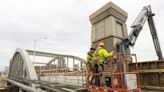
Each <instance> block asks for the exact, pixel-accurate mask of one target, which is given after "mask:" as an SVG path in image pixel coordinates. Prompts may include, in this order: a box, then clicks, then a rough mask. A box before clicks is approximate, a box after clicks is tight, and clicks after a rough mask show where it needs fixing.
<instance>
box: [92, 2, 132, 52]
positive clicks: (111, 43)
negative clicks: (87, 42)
mask: <svg viewBox="0 0 164 92" xmlns="http://www.w3.org/2000/svg"><path fill="white" fill-rule="evenodd" d="M127 16H128V14H127V12H125V11H124V10H123V9H121V8H120V7H118V6H117V5H115V4H114V3H112V2H109V3H107V4H106V5H104V6H103V7H102V8H100V9H99V10H97V11H96V12H94V13H93V14H91V15H90V16H89V18H90V22H91V24H92V31H91V42H92V45H93V46H94V47H97V46H98V43H99V42H104V43H105V48H106V49H107V50H108V51H113V50H114V51H116V47H115V46H116V43H117V42H120V41H121V39H123V38H125V37H127V27H126V24H125V22H126V19H127ZM126 53H130V51H129V49H128V50H126Z"/></svg>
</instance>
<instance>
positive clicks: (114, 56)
mask: <svg viewBox="0 0 164 92" xmlns="http://www.w3.org/2000/svg"><path fill="white" fill-rule="evenodd" d="M112 53H113V59H117V53H116V52H114V51H112Z"/></svg>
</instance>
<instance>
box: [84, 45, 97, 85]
mask: <svg viewBox="0 0 164 92" xmlns="http://www.w3.org/2000/svg"><path fill="white" fill-rule="evenodd" d="M94 51H95V48H93V47H91V48H90V51H89V52H88V53H87V62H86V66H87V75H86V84H87V85H88V84H92V82H93V76H92V74H93V69H92V57H93V53H94ZM90 79H91V80H90Z"/></svg>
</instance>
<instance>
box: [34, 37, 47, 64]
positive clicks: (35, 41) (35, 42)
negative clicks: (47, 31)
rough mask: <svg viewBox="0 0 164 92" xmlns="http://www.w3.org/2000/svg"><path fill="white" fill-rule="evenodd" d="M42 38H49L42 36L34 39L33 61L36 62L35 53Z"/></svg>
mask: <svg viewBox="0 0 164 92" xmlns="http://www.w3.org/2000/svg"><path fill="white" fill-rule="evenodd" d="M42 39H47V37H43V38H40V39H35V40H34V56H33V62H35V53H36V44H37V42H38V41H39V40H42Z"/></svg>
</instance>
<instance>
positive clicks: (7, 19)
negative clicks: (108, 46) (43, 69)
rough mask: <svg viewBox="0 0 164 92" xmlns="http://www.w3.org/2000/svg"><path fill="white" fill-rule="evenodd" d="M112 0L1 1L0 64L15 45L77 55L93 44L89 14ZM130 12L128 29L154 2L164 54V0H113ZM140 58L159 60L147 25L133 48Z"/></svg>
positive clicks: (7, 62)
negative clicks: (142, 11)
mask: <svg viewBox="0 0 164 92" xmlns="http://www.w3.org/2000/svg"><path fill="white" fill-rule="evenodd" d="M109 1H112V0H0V66H1V67H2V66H6V65H8V64H9V60H10V58H11V57H12V55H13V53H14V51H15V49H16V48H24V49H33V48H34V39H40V38H43V37H45V36H46V37H47V38H48V39H47V40H40V41H38V42H37V47H36V49H37V50H40V51H46V52H53V53H61V54H71V55H77V56H80V57H83V58H85V54H86V52H87V51H88V50H89V47H90V42H91V41H90V40H91V39H90V38H91V24H90V21H89V15H90V14H92V13H93V12H94V11H96V10H97V9H99V8H100V7H102V6H103V5H104V4H106V3H107V2H109ZM112 2H114V3H115V4H117V5H118V6H120V7H121V8H122V9H124V10H125V11H127V12H128V19H127V22H126V23H127V28H128V32H130V30H131V29H130V25H131V24H132V22H133V21H134V20H135V18H136V17H137V15H138V13H139V12H140V11H141V9H142V7H143V6H145V5H149V4H150V5H151V6H152V11H153V12H154V13H155V14H156V15H155V17H154V20H155V24H156V29H157V32H158V35H159V40H160V44H161V48H162V52H163V53H164V40H163V39H164V36H163V35H164V26H163V25H164V10H163V9H164V0H113V1H112ZM132 52H133V53H136V54H137V55H138V58H139V60H152V59H157V56H156V53H155V50H154V47H153V42H152V38H151V34H150V31H149V28H148V25H147V24H145V26H144V29H143V31H142V32H141V34H140V36H139V38H138V40H137V43H136V45H135V47H134V49H133V50H132Z"/></svg>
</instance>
